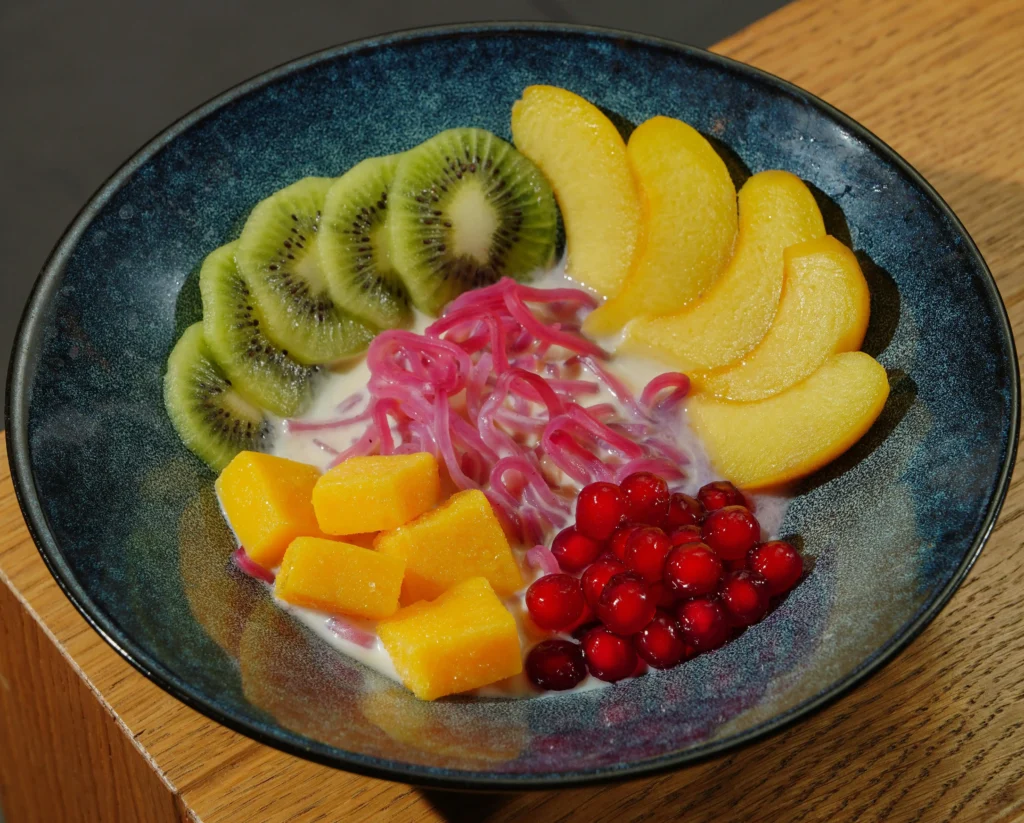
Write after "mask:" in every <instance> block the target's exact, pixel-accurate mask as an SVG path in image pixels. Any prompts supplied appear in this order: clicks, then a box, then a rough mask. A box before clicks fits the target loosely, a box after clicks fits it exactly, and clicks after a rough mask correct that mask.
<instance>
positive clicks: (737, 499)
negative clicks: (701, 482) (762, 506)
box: [697, 480, 745, 512]
mask: <svg viewBox="0 0 1024 823" xmlns="http://www.w3.org/2000/svg"><path fill="white" fill-rule="evenodd" d="M697 499H698V500H699V501H700V502H701V504H702V505H703V506H704V508H705V510H707V511H709V512H712V511H715V510H716V509H724V508H725V507H726V506H742V505H743V504H744V502H745V501H744V499H743V495H742V493H741V492H740V490H739V489H737V488H736V487H735V486H734V485H733V484H732V483H730V482H729V481H728V480H716V481H715V482H714V483H708V484H707V485H705V486H701V488H700V491H699V492H697Z"/></svg>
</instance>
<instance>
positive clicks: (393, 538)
mask: <svg viewBox="0 0 1024 823" xmlns="http://www.w3.org/2000/svg"><path fill="white" fill-rule="evenodd" d="M374 546H375V547H376V549H377V551H378V552H380V553H381V554H385V555H388V556H391V557H397V558H401V559H402V560H403V561H405V581H404V582H403V583H402V605H403V606H404V605H408V604H409V603H415V602H416V601H417V600H431V599H433V598H435V597H437V596H438V595H440V594H443V593H444V592H445V591H447V590H448V589H449V588H450V587H451V586H453V585H455V584H456V583H461V582H462V581H463V580H468V579H469V578H471V577H484V578H486V579H487V581H488V582H489V583H490V584H491V586H493V587H494V590H495V591H496V592H497V593H498V594H499V595H500V596H501V597H508V596H509V595H511V594H513V593H514V592H516V591H517V590H518V589H520V588H522V586H523V576H522V573H521V572H520V571H519V564H518V563H516V559H515V557H514V556H513V555H512V549H511V548H510V547H509V544H508V538H506V537H505V532H504V531H503V530H502V528H501V524H500V523H499V522H498V518H497V517H495V515H494V510H493V509H492V508H491V504H490V503H489V502H488V500H487V498H486V497H485V496H484V494H483V492H481V491H477V490H476V489H472V490H470V491H464V492H459V493H458V494H453V495H452V496H451V497H450V498H449V499H448V502H447V503H445V504H444V505H443V506H440V507H439V508H436V509H434V510H433V511H429V512H427V513H426V514H424V515H421V516H420V517H419V518H417V519H416V520H414V521H412V522H411V523H408V524H406V525H405V526H402V527H400V528H398V529H395V530H394V531H391V532H384V533H383V534H381V535H379V536H378V537H377V540H376V542H375V543H374Z"/></svg>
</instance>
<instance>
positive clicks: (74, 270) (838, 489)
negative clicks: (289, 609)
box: [7, 24, 1019, 789]
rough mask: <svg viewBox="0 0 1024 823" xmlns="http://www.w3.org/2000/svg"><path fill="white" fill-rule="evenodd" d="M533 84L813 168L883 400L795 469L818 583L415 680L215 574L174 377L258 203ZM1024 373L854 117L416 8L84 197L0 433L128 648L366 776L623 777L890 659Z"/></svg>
mask: <svg viewBox="0 0 1024 823" xmlns="http://www.w3.org/2000/svg"><path fill="white" fill-rule="evenodd" d="M532 83H551V84H555V85H560V86H565V87H568V88H570V89H572V90H574V91H576V92H578V93H580V94H582V95H583V96H585V97H587V98H588V99H591V100H593V101H595V102H596V103H597V104H599V105H600V106H602V107H604V108H606V109H607V110H609V111H610V112H612V113H614V115H616V122H618V123H620V124H622V127H623V128H629V124H630V123H632V124H636V123H639V122H641V121H643V120H644V119H646V118H648V117H650V116H653V115H656V114H665V115H670V116H674V117H679V118H682V119H684V120H686V121H687V122H689V123H691V124H693V125H694V126H695V127H696V128H698V129H699V130H700V131H702V132H703V133H704V134H706V135H708V136H709V138H711V139H712V140H713V142H714V145H715V146H716V147H717V148H719V149H720V151H721V152H722V154H723V156H724V157H726V159H727V161H728V164H729V166H730V170H731V171H732V173H733V174H734V176H735V177H736V179H737V182H741V181H742V180H743V179H744V178H745V177H746V176H747V175H749V174H750V173H751V172H756V171H759V170H762V169H770V168H783V169H787V170H789V171H791V172H794V173H795V174H797V175H799V176H800V177H802V178H803V179H805V180H806V181H807V182H808V183H809V184H810V185H811V186H812V187H813V191H814V192H815V195H816V196H817V197H818V199H819V202H820V204H821V206H822V210H823V213H824V214H825V217H826V222H827V227H828V229H829V231H830V233H832V234H834V235H836V236H837V237H839V238H840V239H841V240H843V241H844V242H846V243H848V244H849V245H851V246H852V248H853V249H855V250H856V253H857V256H858V257H859V259H860V262H861V265H862V267H863V269H864V272H865V274H866V276H867V278H868V281H869V284H870V287H871V298H872V307H871V308H872V317H871V326H870V328H869V331H868V335H867V339H866V341H865V344H864V348H865V350H866V351H868V352H869V353H871V354H872V355H874V356H875V357H877V358H878V359H879V361H880V362H881V363H882V364H883V365H884V366H885V368H886V369H887V371H888V374H889V379H890V382H891V386H892V391H891V396H890V398H889V401H888V403H887V405H886V407H885V411H884V412H883V414H882V416H881V418H880V419H879V420H878V422H877V423H876V425H875V426H874V427H873V428H872V429H871V431H870V432H869V433H868V434H867V435H866V436H865V437H864V438H863V439H862V440H861V441H860V442H859V443H858V444H857V445H856V446H855V447H854V448H853V449H852V450H851V451H850V452H848V453H847V454H846V455H845V456H844V457H842V458H841V459H840V460H839V461H837V462H835V463H833V464H831V465H829V466H827V467H826V468H824V469H823V470H821V471H819V472H818V473H817V474H815V475H814V476H813V477H810V478H808V479H807V480H805V481H803V482H802V483H801V484H800V485H799V486H798V487H797V488H796V489H795V492H796V494H797V497H796V499H795V501H794V503H793V505H792V506H791V507H790V508H789V510H788V513H787V515H786V519H785V522H784V524H783V529H782V531H783V532H784V533H787V534H793V535H798V536H799V537H800V538H801V539H802V541H803V548H804V551H805V553H806V554H807V556H808V557H809V558H811V565H812V569H811V572H810V574H809V575H808V576H807V578H806V580H804V582H803V583H801V585H800V586H799V587H798V588H797V589H796V590H795V591H794V592H793V593H792V594H791V596H789V597H788V598H787V599H786V600H785V602H784V603H783V604H782V605H781V606H780V607H779V608H778V609H776V610H775V611H774V612H772V614H771V615H770V616H769V617H768V618H767V619H766V620H764V621H763V622H762V623H760V624H758V625H757V626H755V627H754V628H752V629H751V630H749V631H747V632H746V633H744V634H743V635H742V636H741V637H740V638H739V639H738V640H736V641H735V642H734V643H731V644H730V645H728V646H727V647H726V648H723V649H721V650H719V651H717V652H714V653H712V654H708V655H703V656H700V657H698V658H696V659H694V660H692V661H690V662H688V663H686V664H684V665H682V666H680V667H677V668H676V669H673V670H670V671H667V672H660V673H656V674H652V675H649V676H645V677H642V678H637V679H634V680H630V681H627V682H624V683H621V684H618V685H616V686H614V687H612V688H607V689H602V690H597V691H592V692H585V693H580V694H569V695H558V696H551V697H543V698H537V699H531V700H519V701H498V700H487V699H470V698H452V699H445V700H441V701H437V702H435V703H421V702H418V701H416V700H415V699H414V698H413V697H412V696H411V695H410V694H408V693H407V692H405V691H404V690H403V689H401V688H398V687H397V686H395V685H394V684H393V683H391V682H389V681H386V680H384V679H382V678H381V677H380V676H379V675H377V674H375V673H374V672H372V671H369V670H367V669H365V668H363V667H362V666H361V665H360V664H358V663H355V662H353V661H351V660H348V659H346V658H343V657H341V656H338V655H336V654H335V653H333V652H332V651H330V650H329V649H327V648H326V647H325V646H324V645H322V644H321V643H320V642H319V641H317V640H316V639H315V638H313V637H312V636H311V635H310V634H308V633H307V632H306V631H305V630H304V629H302V628H300V627H299V626H298V625H297V624H295V623H294V622H292V621H291V620H290V619H289V618H288V617H287V616H286V615H284V614H283V613H282V612H280V611H279V610H278V609H276V608H274V607H273V606H272V605H271V604H270V602H269V600H268V596H267V594H266V592H265V590H263V589H262V588H260V587H259V586H258V585H257V584H256V583H254V582H253V581H252V580H249V579H247V578H244V577H241V576H240V575H238V574H237V573H235V572H233V571H231V570H230V567H229V564H228V562H227V561H228V556H229V554H230V552H231V550H232V549H233V545H232V541H231V537H230V534H229V533H228V531H227V529H226V527H225V525H224V523H223V521H222V519H221V517H220V513H219V510H218V507H217V502H216V499H215V496H214V493H213V488H212V481H213V476H212V475H211V473H210V472H209V471H208V470H206V469H205V468H204V467H203V466H202V465H201V464H200V463H199V462H198V461H197V460H196V459H195V458H193V457H192V455H190V454H189V453H188V452H187V451H185V449H184V448H183V447H182V445H181V444H180V443H179V441H178V439H177V437H176V436H175V434H174V432H173V430H172V429H171V426H170V423H169V421H168V419H167V416H166V415H165V413H164V409H163V403H162V399H161V379H162V374H163V370H164V364H165V360H166V357H167V354H168V352H169V351H170V348H171V346H172V344H173V343H174V341H175V339H176V337H177V335H178V334H180V332H181V331H182V330H183V329H184V328H185V327H186V326H187V325H188V324H189V323H191V322H193V321H194V320H195V319H197V317H198V315H199V311H200V305H199V296H198V288H197V278H196V273H197V268H198V266H199V263H200V262H201V260H202V259H203V257H204V256H205V255H206V254H207V253H208V252H209V251H211V250H212V249H213V248H215V247H216V246H218V245H220V244H221V243H223V242H225V241H226V240H227V239H228V238H230V237H232V236H234V235H236V234H237V232H238V231H239V229H240V226H241V224H242V222H243V221H244V219H245V216H246V214H247V213H248V211H249V209H250V208H251V207H252V206H253V205H254V204H255V203H256V202H258V201H259V200H260V199H262V198H263V197H265V196H267V195H269V194H270V193H271V192H272V191H274V190H275V189H277V188H279V187H281V186H284V185H286V184H288V183H290V182H292V181H293V180H295V179H297V178H300V177H303V176H305V175H337V174H339V173H341V172H342V171H344V170H345V169H346V168H348V167H349V166H351V165H352V164H354V163H355V162H356V161H358V160H360V159H362V158H363V157H366V156H369V155H377V154H385V153H389V152H395V151H400V150H402V149H406V148H408V147H410V146H412V145H414V144H415V143H417V142H419V141H421V140H423V139H425V138H426V137H429V136H431V135H433V134H434V133H436V132H438V131H440V130H442V129H445V128H449V127H453V126H463V125H473V126H480V127H483V128H486V129H490V130H492V131H494V132H496V133H498V134H499V135H503V136H505V137H508V136H509V111H510V107H511V105H512V102H513V101H514V100H515V99H516V98H517V97H518V96H519V94H520V92H521V91H522V89H523V88H524V87H525V86H527V85H529V84H532ZM1018 400H1019V376H1018V372H1017V358H1016V355H1015V352H1014V344H1013V339H1012V336H1011V333H1010V328H1009V324H1008V322H1007V317H1006V312H1005V309H1004V307H1003V304H1002V302H1001V300H1000V297H999V293H998V291H997V290H996V286H995V283H994V282H993V279H992V276H991V274H990V273H989V271H988V270H987V268H986V266H985V263H984V261H983V260H982V258H981V256H980V254H979V253H978V250H977V248H976V247H975V245H974V243H973V242H972V241H971V239H970V237H969V236H968V235H967V232H966V231H965V230H964V228H963V226H962V225H961V224H960V222H959V221H958V220H957V219H956V217H955V216H954V215H953V213H952V212H951V211H950V209H949V207H948V206H946V204H945V203H943V202H942V200H941V199H940V198H939V196H938V195H937V194H936V193H935V191H934V190H933V189H932V188H931V187H930V186H929V185H928V184H927V183H926V182H925V181H924V180H923V179H922V178H921V177H920V175H918V174H917V173H916V172H915V171H914V170H913V169H912V168H910V166H908V165H907V163H906V162H904V161H903V160H902V159H900V158H899V157H898V156H897V155H896V154H895V153H894V152H893V151H892V150H891V149H889V148H888V147H887V146H886V145H885V144H883V143H882V142H881V141H880V140H878V138H876V137H874V136H873V135H872V134H870V133H869V132H868V131H866V130H865V129H864V128H863V127H861V126H859V125H858V124H856V123H855V122H853V121H852V120H850V119H849V118H848V117H846V116H844V115H843V114H841V113H840V112H838V111H836V110H835V109H833V108H831V107H830V106H828V105H827V104H825V103H823V102H822V101H820V100H818V99H816V98H814V97H813V96H811V95H810V94H808V93H806V92H804V91H802V90H800V89H798V88H796V87H795V86H792V85H790V84H789V83H786V82H784V81H782V80H779V79H778V78H775V77H772V76H771V75H768V74H765V73H764V72H761V71H758V70H756V69H753V68H750V67H748V66H745V65H742V64H740V63H736V62H733V61H731V60H728V59H726V58H724V57H719V56H717V55H713V54H709V53H707V52H704V51H701V50H699V49H694V48H688V47H685V46H681V45H677V44H674V43H669V42H666V41H662V40H657V39H653V38H650V37H641V36H638V35H634V34H627V33H622V32H613V31H602V30H593V29H585V28H580V27H572V26H553V25H528V24H527V25H523V24H514V25H493V26H479V25H474V26H464V27H455V28H444V29H430V30H420V31H412V32H407V33H402V34H395V35H391V36H387V37H382V38H378V39H374V40H367V41H363V42H359V43H354V44H351V45H346V46H341V47H339V48H334V49H329V50H327V51H324V52H321V53H318V54H315V55H313V56H310V57H306V58H303V59H301V60H298V61H296V62H294V63H290V64H288V65H286V66H283V67H280V68H277V69H274V70H272V71H269V72H267V73H265V74H263V75H260V76H259V77H257V78H255V79H253V80H250V81H249V82H247V83H243V84H242V85H240V86H238V87H236V88H234V89H232V90H231V91H228V92H227V93H225V94H223V95H221V96H220V97H217V98H216V99H214V100H212V101H210V102H209V103H207V104H205V105H203V106H201V107H200V108H198V109H197V110H195V111H194V112H192V113H191V114H189V115H187V116H186V117H184V118H183V119H181V120H180V121H178V122H177V123H175V124H174V125H173V126H171V127H170V128H169V129H168V130H166V131H165V132H163V133H162V134H160V135H158V136H157V137H156V138H154V139H153V140H152V141H151V142H150V143H149V144H147V145H146V146H145V147H144V148H143V149H142V150H141V151H139V152H138V154H136V155H135V156H134V157H133V158H132V159H131V160H129V161H128V162H127V163H126V164H125V165H124V166H123V167H122V168H121V169H119V170H118V171H117V172H116V173H115V174H114V176H113V177H112V178H111V179H110V180H109V181H108V182H107V183H106V184H105V185H104V186H103V187H102V188H101V189H100V190H99V191H98V192H97V193H96V195H95V196H94V197H93V198H92V200H90V201H89V203H88V204H87V205H86V206H85V207H84V209H83V210H82V212H81V213H80V214H79V215H78V217H77V218H76V219H75V221H74V223H73V224H72V225H71V226H70V228H69V229H68V230H67V232H66V234H65V235H64V237H63V238H62V239H61V240H60V242H59V243H58V244H57V246H56V248H55V249H54V251H53V254H52V256H51V257H50V259H49V260H48V262H47V263H46V266H45V267H44V269H43V271H42V273H41V274H40V276H39V279H38V282H37V284H36V286H35V290H34V291H33V293H32V296H31V299H30V301H29V304H28V307H27V309H26V311H25V314H24V317H23V320H22V323H21V327H20V329H19V331H18V335H17V341H16V344H15V350H14V356H13V360H12V365H11V369H10V373H9V391H8V407H7V437H8V447H9V454H10V459H11V463H12V468H13V476H14V481H15V486H16V489H17V494H18V499H19V501H20V503H21V506H22V508H23V511H24V513H25V516H26V519H27V521H28V524H29V528H30V529H31V532H32V534H33V537H34V539H35V541H36V543H37V545H38V546H39V549H40V551H41V552H42V555H43V558H44V560H45V561H46V563H47V565H48V566H49V568H50V570H51V571H52V572H53V575H54V577H55V578H56V579H57V581H58V583H59V584H60V585H61V587H62V588H63V589H64V591H65V592H66V594H67V595H68V597H69V598H70V599H71V601H72V602H73V603H74V604H75V605H76V606H77V608H78V609H79V610H80V611H81V612H82V614H83V615H84V616H85V618H86V619H87V620H88V621H89V622H90V623H91V624H92V626H93V627H94V628H95V629H96V630H97V631H98V632H99V633H100V634H101V635H102V636H103V637H104V638H105V639H106V640H107V641H108V642H109V643H110V644H111V645H112V646H113V647H114V648H115V649H116V650H117V651H118V652H120V653H121V654H122V655H123V656H124V657H125V658H126V659H127V660H128V661H130V662H131V663H132V664H133V665H134V666H135V667H136V668H138V669H139V670H140V671H141V672H142V673H143V674H145V675H146V676H147V677H149V678H151V679H152V680H153V681H155V682H156V683H158V684H159V685H160V686H162V687H163V688H165V689H166V690H167V691H169V692H170V693H171V694H173V695H174V696H176V697H177V698H179V699H180V700H181V701H183V702H184V703H186V704H188V705H189V706H192V707H193V708H195V709H198V710H199V711H201V712H203V713H205V714H206V715H208V716H209V717H211V718H213V719H215V720H217V721H219V722H221V723H223V724H225V725H226V726H229V727H231V728H232V729H235V730H237V731H239V732H242V733H243V734H246V735H249V736H250V737H252V738H255V739H256V740H259V741H261V742H263V743H267V744H269V745H272V746H276V747H278V748H280V749H283V750H284V751H287V752H291V753H294V754H297V755H300V756H302V757H307V758H310V759H312V760H316V761H319V762H322V763H326V764H329V765H332V766H336V767H339V768H343V769H348V770H350V771H354V772H360V773H364V774H369V775H373V776H376V777H383V778H388V779H393V780H399V781H403V782H408V783H415V784H421V785H432V786H441V787H450V788H475V789H522V788H538V787H551V786H567V785H577V784H584V783H591V782H597V781H604V780H610V779H616V778H627V777H629V778H633V777H637V776H640V775H644V774H649V773H652V772H657V771H660V770H665V769H671V768H676V767H679V766H682V765H684V764H687V763H693V762H695V761H698V760H701V759H703V758H707V757H710V756H712V755H716V754H720V753H722V752H726V751H728V750H730V749H733V748H735V747H737V746H741V745H743V744H745V743H749V742H750V741H752V740H756V739H758V738H761V737H764V736H765V735H768V734H771V733H772V732H775V731H778V730H779V729H781V728H783V727H785V726H786V725H787V724H790V723H793V722H795V721H797V720H799V719H800V718H803V717H806V716H807V715H808V714H810V713H811V712H814V711H816V710H817V709H819V708H821V707H822V706H824V705H825V704H827V703H828V702H829V701H831V700H834V699H835V698H836V697H837V696H839V695H841V694H842V693H843V692H845V691H846V690H848V689H850V688H851V687H853V686H854V685H855V684H857V683H859V682H861V681H863V680H864V679H865V678H866V677H868V676H869V675H870V674H871V673H872V672H875V671H877V670H878V669H879V667H881V666H882V665H883V664H884V663H886V662H887V661H889V660H891V659H892V658H893V657H894V656H895V655H896V654H897V653H898V652H899V651H900V650H901V649H902V648H903V647H905V646H906V645H907V643H909V642H910V640H911V639H912V638H914V637H915V636H916V635H917V634H918V633H919V632H920V631H921V629H922V628H923V627H924V626H925V625H927V623H928V622H929V621H930V620H931V619H932V618H933V617H934V616H935V615H936V613H937V612H938V611H939V609H940V608H941V607H942V606H943V604H945V603H946V601H947V600H948V599H949V598H950V596H951V595H952V593H953V592H954V591H955V590H956V588H957V586H958V585H959V584H960V582H961V581H962V580H963V579H964V577H965V575H966V574H967V572H968V570H969V569H970V567H971V564H972V563H973V562H974V560H975V559H976V558H977V556H978V553H979V552H980V550H981V547H982V544H983V543H984V541H985V539H986V537H987V536H988V534H989V532H990V530H991V529H992V526H993V523H994V522H995V519H996V517H997V515H998V512H999V509H1000V505H1001V503H1002V501H1003V497H1004V495H1005V494H1006V490H1007V485H1008V482H1009V477H1010V470H1011V466H1012V465H1013V458H1014V452H1015V449H1016V443H1017V432H1018V427H1019V406H1018Z"/></svg>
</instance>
